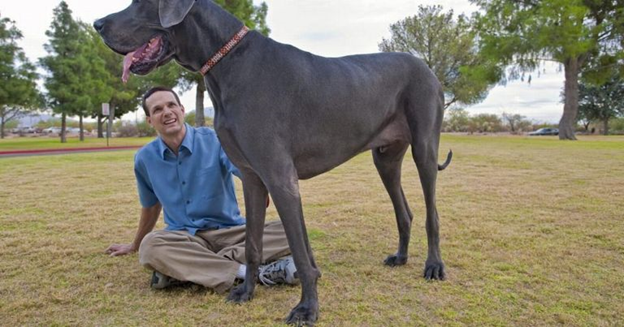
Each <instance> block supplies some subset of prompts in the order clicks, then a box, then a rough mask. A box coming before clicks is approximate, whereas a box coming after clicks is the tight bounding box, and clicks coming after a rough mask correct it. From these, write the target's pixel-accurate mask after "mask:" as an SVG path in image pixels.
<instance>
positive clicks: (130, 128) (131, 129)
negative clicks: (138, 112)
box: [117, 124, 139, 137]
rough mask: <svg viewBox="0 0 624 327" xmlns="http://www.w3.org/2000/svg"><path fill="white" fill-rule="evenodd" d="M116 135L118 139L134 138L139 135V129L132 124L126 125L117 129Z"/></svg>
mask: <svg viewBox="0 0 624 327" xmlns="http://www.w3.org/2000/svg"><path fill="white" fill-rule="evenodd" d="M117 135H118V136H119V137H134V136H137V135H139V129H138V128H137V127H136V126H135V125H132V124H126V125H123V126H121V127H119V128H117Z"/></svg>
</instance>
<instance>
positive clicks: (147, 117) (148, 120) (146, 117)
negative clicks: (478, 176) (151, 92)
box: [145, 116, 154, 127]
mask: <svg viewBox="0 0 624 327" xmlns="http://www.w3.org/2000/svg"><path fill="white" fill-rule="evenodd" d="M145 121H146V122H147V123H148V124H149V125H150V126H152V127H154V125H152V117H151V116H145Z"/></svg>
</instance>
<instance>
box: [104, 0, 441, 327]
mask: <svg viewBox="0 0 624 327" xmlns="http://www.w3.org/2000/svg"><path fill="white" fill-rule="evenodd" d="M160 1H161V3H160V4H161V5H163V2H164V3H165V4H168V5H171V3H170V2H171V0H160ZM158 8H159V1H158V0H143V1H140V2H134V3H133V4H131V5H130V6H129V7H128V8H127V9H125V10H124V11H121V12H119V13H115V14H111V15H109V16H107V17H105V18H102V19H100V20H98V21H96V22H95V24H94V26H95V27H96V29H97V30H98V31H99V32H100V34H101V35H102V37H103V39H104V40H105V42H106V43H107V44H108V46H109V47H111V48H112V49H113V50H115V51H116V52H118V53H120V54H126V53H128V52H130V51H133V50H134V49H136V48H138V47H139V46H141V45H142V44H144V43H146V42H147V41H148V40H149V39H150V38H151V37H153V36H154V35H156V34H159V35H164V38H165V39H166V42H165V43H166V45H165V50H164V52H165V53H164V54H163V56H162V57H161V58H160V62H159V65H162V64H163V63H165V62H167V61H169V60H170V59H171V58H175V59H176V61H177V62H178V63H179V64H181V65H182V66H184V67H186V68H188V69H190V70H193V71H198V70H199V69H200V67H201V66H202V65H203V64H204V63H205V61H206V60H207V59H208V58H210V57H211V56H212V55H213V54H214V53H215V52H217V51H218V50H219V49H220V48H221V47H222V46H223V45H224V44H225V43H226V42H227V41H228V40H229V39H230V38H231V37H232V36H233V35H234V34H235V33H236V32H237V31H239V30H240V28H241V27H242V23H241V22H239V21H238V20H237V19H236V18H234V17H233V16H232V15H230V14H229V13H227V12H226V11H224V10H222V9H221V8H220V7H219V6H218V5H216V4H214V3H213V2H212V1H209V0H198V1H196V2H195V4H194V5H192V8H190V10H189V11H188V14H187V15H186V17H185V18H184V19H183V20H182V21H181V22H179V23H178V24H173V25H172V26H171V27H169V28H166V27H163V26H162V25H161V24H160V21H161V20H163V21H165V22H175V21H177V18H179V17H162V16H161V17H159V11H158ZM182 9H188V8H182ZM160 13H161V14H162V13H163V11H162V10H161V11H160ZM176 15H177V14H176ZM176 15H174V16H176ZM167 25H169V23H168V24H167ZM151 68H153V67H147V68H145V67H143V68H140V67H139V68H135V69H134V70H133V72H134V73H139V74H146V73H148V72H149V70H150V69H151ZM205 81H206V85H207V87H208V91H209V94H210V97H211V99H212V103H213V104H214V106H215V112H216V115H215V130H216V132H217V134H218V135H219V139H220V140H221V143H222V145H223V148H224V149H225V151H226V153H227V154H228V156H229V157H230V159H231V160H232V162H233V163H234V164H235V165H236V166H237V167H238V168H239V169H240V170H241V172H242V174H243V178H242V181H243V186H244V191H243V192H244V197H245V208H246V215H247V238H246V254H247V267H248V270H247V276H246V280H245V282H244V283H242V284H241V285H239V286H238V287H236V288H235V289H233V290H232V292H231V293H230V295H229V297H228V299H229V300H230V301H233V302H244V301H247V300H250V299H251V297H252V295H253V292H254V288H255V280H256V275H257V267H258V265H259V264H260V263H261V262H262V258H261V250H262V243H261V239H262V231H263V229H262V226H263V225H264V220H265V211H266V209H265V199H266V197H267V196H268V194H267V193H270V194H271V197H272V198H273V202H274V204H275V206H276V208H277V210H278V212H279V215H280V218H281V219H282V222H283V224H284V227H285V230H286V234H287V238H288V242H289V245H290V248H291V250H292V254H293V257H294V259H295V264H296V266H297V270H298V275H299V278H300V280H301V284H302V297H301V301H300V302H299V304H298V305H297V306H296V307H295V308H294V309H293V310H292V311H291V313H290V315H289V316H288V318H287V322H288V323H296V324H308V325H311V324H314V322H315V321H316V320H317V316H318V300H317V285H316V284H317V279H318V278H319V277H320V276H321V273H320V270H319V269H318V267H317V265H316V262H315V261H314V257H313V255H312V249H311V248H310V243H309V241H308V236H307V232H306V227H305V224H304V220H303V213H302V207H301V198H300V194H299V184H298V180H299V179H307V178H311V177H314V176H316V175H319V174H322V173H324V172H327V171H329V170H331V169H332V168H334V167H336V166H338V165H340V164H342V163H344V162H345V161H347V160H349V159H350V158H352V157H353V156H355V155H357V154H358V153H361V152H362V151H366V150H369V149H372V151H373V158H374V163H375V166H376V167H377V170H378V171H379V175H380V176H381V179H382V181H383V183H384V185H385V187H386V189H387V191H388V194H389V195H390V199H391V200H392V203H393V205H394V209H395V215H396V221H397V225H398V228H399V246H398V251H397V252H396V253H395V254H393V255H390V256H388V258H386V260H385V263H386V265H389V266H397V265H403V264H405V263H406V261H407V254H408V244H409V238H410V227H411V222H412V213H411V211H410V209H409V207H408V204H407V201H406V199H405V196H404V194H403V190H402V188H401V162H402V160H403V156H404V154H405V152H406V151H407V149H408V147H409V145H411V146H412V154H413V157H414V161H415V163H416V166H417V168H418V172H419V175H420V180H421V184H422V188H423V192H424V197H425V203H426V207H427V218H426V219H427V220H426V230H427V238H428V247H429V252H428V256H427V260H426V263H425V270H424V277H425V278H427V279H444V276H445V272H444V264H443V262H442V257H441V253H440V245H439V242H440V239H439V227H438V214H437V210H436V206H435V188H436V178H437V172H438V170H442V169H444V168H445V167H446V166H447V165H448V164H449V163H450V160H451V155H452V153H450V152H449V156H448V157H447V161H446V162H445V163H444V164H443V165H438V163H437V160H438V145H439V140H440V128H441V124H442V118H443V94H442V88H441V85H440V83H439V82H438V80H437V79H436V77H435V76H434V74H433V73H432V72H431V70H430V69H429V68H428V67H427V65H426V64H425V63H424V62H423V61H422V60H420V59H417V58H415V57H414V56H412V55H409V54H405V53H384V54H369V55H356V56H347V57H341V58H324V57H320V56H316V55H313V54H311V53H308V52H305V51H301V50H299V49H297V48H295V47H293V46H290V45H286V44H281V43H278V42H276V41H274V40H272V39H270V38H266V37H264V36H262V35H261V34H260V33H258V32H255V31H251V32H250V33H249V34H248V35H247V36H246V37H245V38H244V39H243V40H242V42H241V43H240V44H239V45H237V46H236V47H235V48H234V49H233V50H232V52H230V54H228V55H227V56H226V57H225V58H224V59H223V60H222V61H221V62H220V63H219V64H218V65H217V66H215V67H214V68H213V69H212V70H211V71H210V72H209V73H208V74H207V75H206V76H205Z"/></svg>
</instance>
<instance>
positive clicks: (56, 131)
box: [43, 127, 61, 134]
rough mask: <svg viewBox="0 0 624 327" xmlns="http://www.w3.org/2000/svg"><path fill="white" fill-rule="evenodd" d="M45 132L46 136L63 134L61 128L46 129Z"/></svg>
mask: <svg viewBox="0 0 624 327" xmlns="http://www.w3.org/2000/svg"><path fill="white" fill-rule="evenodd" d="M43 132H44V133H46V134H59V133H60V132H61V128H60V127H48V128H46V129H44V130H43Z"/></svg>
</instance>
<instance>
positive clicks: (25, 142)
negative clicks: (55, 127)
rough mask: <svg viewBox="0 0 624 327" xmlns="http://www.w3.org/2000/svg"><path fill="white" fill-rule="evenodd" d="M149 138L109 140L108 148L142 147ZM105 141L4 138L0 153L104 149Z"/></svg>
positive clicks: (0, 143)
mask: <svg viewBox="0 0 624 327" xmlns="http://www.w3.org/2000/svg"><path fill="white" fill-rule="evenodd" d="M152 139H153V138H151V137H142V138H139V137H128V138H110V139H109V140H108V145H109V146H130V145H139V146H140V145H144V144H145V143H147V142H149V141H151V140H152ZM105 146H106V139H105V138H103V139H98V138H85V140H84V141H82V142H81V141H80V140H79V139H78V138H77V137H68V138H67V143H61V141H60V138H59V137H19V138H5V139H1V140H0V151H11V150H36V149H61V148H88V147H105Z"/></svg>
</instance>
